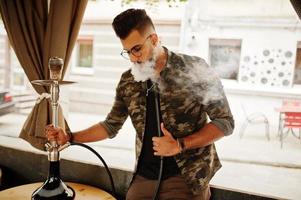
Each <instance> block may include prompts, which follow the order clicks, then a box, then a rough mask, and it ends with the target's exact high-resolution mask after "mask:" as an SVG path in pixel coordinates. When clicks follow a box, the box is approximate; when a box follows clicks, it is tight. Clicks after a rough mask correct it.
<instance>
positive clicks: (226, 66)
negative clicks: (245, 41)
mask: <svg viewBox="0 0 301 200" xmlns="http://www.w3.org/2000/svg"><path fill="white" fill-rule="evenodd" d="M240 50H241V40H234V39H209V60H210V64H211V66H212V67H214V68H215V69H216V71H217V73H218V75H219V76H220V78H224V79H235V80H236V79H237V75H238V69H239V60H240Z"/></svg>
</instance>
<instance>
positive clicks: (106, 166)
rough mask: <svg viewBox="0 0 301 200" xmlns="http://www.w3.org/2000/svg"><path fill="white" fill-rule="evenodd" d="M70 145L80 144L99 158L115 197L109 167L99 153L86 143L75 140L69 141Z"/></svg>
mask: <svg viewBox="0 0 301 200" xmlns="http://www.w3.org/2000/svg"><path fill="white" fill-rule="evenodd" d="M70 145H77V146H81V147H84V148H86V149H88V150H89V151H91V152H92V153H94V154H95V155H96V156H97V157H98V158H99V160H101V162H102V164H103V165H104V167H105V169H106V171H107V174H108V175H109V178H110V183H111V188H112V192H113V194H114V196H115V197H116V198H117V193H116V189H115V185H114V181H113V177H112V174H111V172H110V170H109V167H108V165H107V163H106V162H105V160H104V159H103V158H102V157H101V156H100V155H99V153H97V152H96V151H95V150H94V149H93V148H91V147H90V146H88V145H86V144H83V143H77V142H71V143H70Z"/></svg>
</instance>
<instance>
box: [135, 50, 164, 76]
mask: <svg viewBox="0 0 301 200" xmlns="http://www.w3.org/2000/svg"><path fill="white" fill-rule="evenodd" d="M159 53H160V47H159V45H157V46H156V47H155V48H154V49H153V53H152V54H153V55H152V57H151V58H150V59H149V60H147V61H145V62H143V63H137V62H135V63H132V67H131V73H132V74H133V76H134V79H135V81H138V82H139V81H146V80H147V79H151V80H155V79H156V70H155V65H156V60H157V58H158V56H159Z"/></svg>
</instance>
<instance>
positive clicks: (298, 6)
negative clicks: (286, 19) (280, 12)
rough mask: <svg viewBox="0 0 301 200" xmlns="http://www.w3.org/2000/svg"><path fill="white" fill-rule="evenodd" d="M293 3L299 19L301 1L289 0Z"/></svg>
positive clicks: (300, 15) (300, 16)
mask: <svg viewBox="0 0 301 200" xmlns="http://www.w3.org/2000/svg"><path fill="white" fill-rule="evenodd" d="M290 1H291V4H292V5H293V7H294V9H295V11H296V13H297V15H298V16H299V18H300V19H301V1H300V0H290Z"/></svg>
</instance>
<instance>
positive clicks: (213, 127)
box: [46, 9, 234, 200]
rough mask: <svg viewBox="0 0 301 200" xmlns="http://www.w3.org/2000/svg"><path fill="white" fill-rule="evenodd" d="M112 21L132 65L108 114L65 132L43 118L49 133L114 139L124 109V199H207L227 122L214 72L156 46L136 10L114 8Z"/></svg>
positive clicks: (146, 20) (230, 124)
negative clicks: (130, 146)
mask: <svg viewBox="0 0 301 200" xmlns="http://www.w3.org/2000/svg"><path fill="white" fill-rule="evenodd" d="M112 25H113V28H114V31H115V33H116V35H117V36H118V37H119V38H120V41H121V43H122V46H123V50H122V51H121V55H122V56H123V57H124V58H126V59H129V60H130V62H131V63H132V67H131V69H129V70H128V71H126V72H124V73H123V74H122V76H121V79H120V81H119V83H118V86H117V89H116V97H115V102H114V104H113V107H112V109H111V111H110V113H109V114H108V115H107V117H106V119H105V120H104V121H102V122H99V123H97V124H95V125H94V126H92V127H89V128H87V129H85V130H82V131H78V132H73V133H72V137H71V135H70V134H67V133H66V132H65V131H64V130H62V129H61V128H54V127H52V126H50V125H49V126H47V127H46V135H47V136H48V139H49V140H57V142H58V143H59V144H64V143H66V142H67V141H70V140H71V138H72V141H74V142H95V141H99V140H103V139H106V138H113V137H114V136H115V135H116V134H117V133H118V130H119V129H120V128H121V127H122V125H123V123H124V122H125V120H126V119H127V117H128V116H130V118H131V121H132V123H133V126H134V128H135V130H136V135H137V137H136V158H137V162H136V165H135V170H134V175H133V179H132V181H131V184H130V186H129V190H128V192H127V195H126V199H127V200H141V199H155V198H156V197H158V199H160V200H165V199H183V200H184V199H185V200H188V199H189V200H208V199H209V198H210V188H209V181H210V180H211V178H212V177H213V175H214V174H215V173H216V172H217V170H218V169H220V167H221V163H220V161H219V159H218V156H217V152H216V150H215V146H214V142H215V141H216V140H218V139H220V138H222V137H223V136H225V135H230V134H231V133H232V132H233V128H234V120H233V116H232V114H231V111H230V108H229V105H228V102H227V99H226V97H225V95H224V91H223V88H222V86H221V82H220V80H219V78H218V77H217V76H216V75H215V73H214V71H213V70H212V69H211V68H210V67H209V66H208V65H207V64H206V62H205V61H204V60H203V59H201V58H199V57H195V56H189V55H184V54H179V53H175V52H172V51H170V50H168V49H167V48H166V47H164V46H161V44H160V41H159V37H158V35H157V33H156V31H155V27H154V25H153V22H152V20H151V19H150V17H149V16H148V15H147V14H146V12H145V10H143V9H128V10H126V11H124V12H122V13H120V14H119V15H118V16H116V17H115V19H114V21H113V24H112ZM158 125H159V126H158ZM160 133H163V134H162V136H161V137H159V136H160ZM162 163H163V167H162V168H161V164H162ZM158 177H159V178H158ZM158 179H160V182H161V184H160V187H158V185H159V184H158ZM156 188H159V189H158V190H157V189H156ZM154 195H155V196H156V195H157V196H156V197H154Z"/></svg>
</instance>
